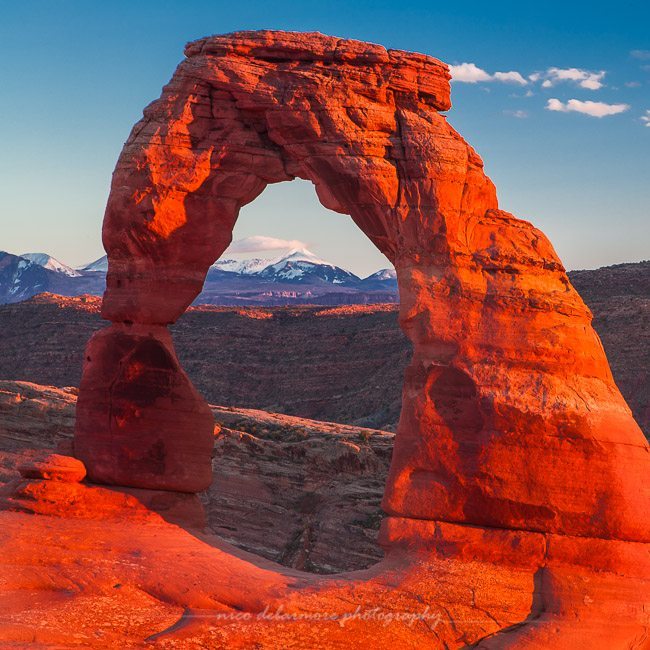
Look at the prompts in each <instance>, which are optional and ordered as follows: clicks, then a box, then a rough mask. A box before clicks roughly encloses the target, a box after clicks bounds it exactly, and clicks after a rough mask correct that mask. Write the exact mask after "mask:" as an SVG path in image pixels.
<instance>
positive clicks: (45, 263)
mask: <svg viewBox="0 0 650 650" xmlns="http://www.w3.org/2000/svg"><path fill="white" fill-rule="evenodd" d="M20 257H22V258H23V259H26V260H29V261H30V262H34V264H38V265H39V266H42V267H43V268H44V269H49V270H50V271H55V272H56V273H63V274H65V275H67V276H68V277H70V278H76V277H79V276H80V275H81V273H79V271H76V270H75V269H73V268H72V267H70V266H68V265H67V264H63V262H59V260H57V259H55V258H54V257H52V256H51V255H48V254H47V253H22V254H21V255H20Z"/></svg>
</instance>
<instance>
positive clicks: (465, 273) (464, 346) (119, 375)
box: [75, 32, 650, 544]
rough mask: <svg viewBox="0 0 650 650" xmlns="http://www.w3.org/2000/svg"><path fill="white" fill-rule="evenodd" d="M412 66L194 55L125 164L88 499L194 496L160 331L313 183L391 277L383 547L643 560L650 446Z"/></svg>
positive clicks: (345, 55)
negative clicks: (596, 548)
mask: <svg viewBox="0 0 650 650" xmlns="http://www.w3.org/2000/svg"><path fill="white" fill-rule="evenodd" d="M449 108H450V99H449V74H448V71H447V68H446V66H445V65H444V64H442V63H441V62H439V61H437V60H435V59H432V58H430V57H427V56H423V55H418V54H411V53H406V52H401V51H393V50H386V49H384V48H383V47H381V46H377V45H370V44H367V43H360V42H356V41H345V40H341V39H336V38H331V37H327V36H323V35H320V34H293V33H292V34H288V33H282V32H242V33H237V34H231V35H227V36H216V37H211V38H206V39H202V40H200V41H196V42H194V43H191V44H189V45H188V46H187V48H186V58H185V60H184V61H183V62H182V63H181V64H180V66H179V67H178V69H177V70H176V72H175V74H174V76H173V78H172V80H171V81H170V83H169V84H168V85H167V86H166V87H165V89H164V90H163V94H162V96H161V98H160V99H158V100H156V101H155V102H153V103H152V104H151V105H149V106H148V107H147V108H146V109H145V111H144V118H143V119H142V120H141V121H140V122H139V123H138V124H137V125H136V126H135V127H134V128H133V131H132V133H131V135H130V137H129V139H128V141H127V143H126V145H125V147H124V149H123V151H122V154H121V156H120V159H119V161H118V164H117V167H116V170H115V173H114V176H113V183H112V187H111V194H110V197H109V201H108V206H107V210H106V216H105V220H104V229H103V239H104V245H105V247H106V250H107V252H108V257H109V274H108V281H107V290H106V293H105V295H104V304H103V312H102V313H103V316H104V318H106V319H107V320H110V321H112V325H110V326H109V327H107V328H106V329H104V330H103V331H102V332H100V333H98V334H97V335H95V336H94V337H93V339H92V340H91V342H90V343H89V346H88V351H87V357H86V363H85V367H84V376H83V381H82V385H81V389H80V396H79V402H78V410H77V428H76V437H75V453H76V454H77V455H78V457H79V458H81V459H82V460H83V461H84V463H85V464H86V466H87V468H88V474H89V477H90V478H91V479H92V480H94V481H97V482H104V483H114V484H120V485H131V486H136V487H146V488H153V489H170V490H179V491H188V492H192V491H198V490H201V489H203V488H204V487H206V485H207V484H208V482H209V481H210V465H209V460H210V448H211V445H212V420H211V415H210V412H209V410H208V409H207V406H206V405H205V403H204V401H203V400H202V398H201V397H200V396H199V395H198V394H197V392H196V391H195V390H194V388H193V387H192V385H191V383H190V382H189V380H188V379H187V377H186V376H185V374H184V373H183V371H182V369H181V368H180V366H179V364H178V361H177V360H176V356H175V353H174V350H173V345H172V343H171V339H170V337H169V334H168V331H167V328H166V325H167V324H168V323H171V322H173V321H174V320H176V319H177V318H178V317H179V316H180V315H181V314H182V313H183V311H184V310H185V309H186V308H187V306H188V305H189V304H190V303H191V301H192V300H193V299H194V297H195V296H196V295H197V294H198V293H199V291H200V289H201V286H202V283H203V279H204V277H205V274H206V272H207V269H208V267H209V265H210V264H211V263H213V262H214V261H215V260H216V259H217V258H218V257H219V256H220V255H221V253H222V252H223V251H224V250H225V248H226V247H227V245H228V244H229V242H230V239H231V233H232V228H233V225H234V223H235V220H236V218H237V214H238V211H239V209H240V208H241V206H242V205H244V204H246V203H248V202H250V201H252V200H253V199H254V198H255V197H256V196H257V195H259V194H260V192H261V191H262V190H263V189H264V187H265V186H266V185H267V184H269V183H275V182H280V181H284V180H290V179H292V178H294V177H300V178H304V179H308V180H311V181H312V182H313V183H314V185H315V187H316V191H317V193H318V196H319V198H320V200H321V202H322V203H323V204H324V205H325V206H326V207H328V208H330V209H333V210H336V211H338V212H343V213H347V214H349V215H350V216H351V217H352V218H353V219H354V221H355V222H356V223H357V224H358V225H359V227H360V228H361V229H362V230H363V232H364V233H365V234H366V235H367V236H368V237H369V238H370V239H371V240H372V242H373V243H374V244H375V245H376V246H377V247H378V248H379V249H380V250H381V251H382V252H383V253H384V254H385V255H386V256H387V257H388V258H389V259H390V260H391V261H392V262H393V263H394V264H395V267H396V269H397V273H398V281H399V285H400V297H401V323H402V327H403V329H404V331H405V332H406V334H407V335H408V336H409V338H410V339H411V341H412V342H413V345H414V356H413V361H412V363H411V366H410V368H409V370H408V372H407V376H406V380H405V384H404V392H403V412H402V417H401V421H400V425H399V430H398V436H397V442H396V447H395V454H394V458H393V463H392V467H391V473H390V476H389V480H388V484H387V486H386V492H385V497H384V503H383V505H384V509H385V510H386V512H387V513H388V514H389V515H390V518H389V521H388V523H387V524H386V526H385V528H384V541H385V543H387V544H390V543H402V541H403V540H404V539H407V538H408V539H412V540H422V539H427V537H428V536H429V537H430V534H431V529H430V527H429V523H428V522H429V521H442V522H452V523H459V524H472V525H477V526H485V527H490V528H505V529H519V530H523V531H537V532H540V533H550V534H561V535H576V536H581V537H592V538H603V539H619V540H633V541H647V540H648V538H649V537H650V535H649V524H648V521H647V518H646V517H645V516H644V514H643V513H647V512H648V504H649V501H650V496H649V494H648V487H647V481H645V480H644V479H645V477H644V475H643V472H644V470H645V468H647V457H648V448H647V444H646V443H645V440H644V438H643V435H642V433H641V431H640V429H639V427H638V426H637V425H636V423H635V422H634V420H633V419H632V416H631V414H630V411H629V409H628V407H627V405H626V404H625V402H624V400H623V399H622V397H621V395H620V393H619V391H618V389H617V388H616V386H615V384H614V381H613V378H612V375H611V373H610V370H609V366H608V364H607V360H606V358H605V354H604V351H603V349H602V346H601V344H600V342H599V340H598V337H597V336H596V334H595V332H594V331H593V329H592V328H591V325H590V321H591V315H590V313H589V311H588V309H587V308H586V307H585V305H584V303H583V302H582V300H581V299H580V297H579V296H578V295H577V293H576V292H575V291H574V289H573V288H572V287H571V285H570V283H569V281H568V279H567V277H566V274H565V272H564V269H563V267H562V264H561V262H560V261H559V259H558V257H557V255H556V254H555V252H554V250H553V248H552V247H551V245H550V243H549V242H548V240H547V239H546V237H545V236H544V235H543V234H542V233H541V232H540V231H539V230H537V229H535V228H534V227H533V226H532V225H531V224H529V223H527V222H525V221H521V220H518V219H516V218H515V217H513V216H512V215H510V214H508V213H506V212H503V211H501V210H500V209H499V207H498V202H497V198H496V192H495V188H494V186H493V184H492V183H491V181H490V180H489V179H488V178H487V176H485V174H484V173H483V165H482V161H481V159H480V158H479V156H478V155H477V154H476V153H475V152H474V150H473V149H472V148H471V147H470V146H469V145H468V144H467V143H465V141H464V140H463V139H462V138H461V137H460V135H458V134H457V133H456V132H455V131H454V130H453V128H452V127H451V126H449V124H448V123H447V121H446V118H445V117H444V116H443V115H441V113H440V111H445V110H447V109H449Z"/></svg>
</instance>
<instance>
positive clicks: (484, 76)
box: [449, 63, 528, 86]
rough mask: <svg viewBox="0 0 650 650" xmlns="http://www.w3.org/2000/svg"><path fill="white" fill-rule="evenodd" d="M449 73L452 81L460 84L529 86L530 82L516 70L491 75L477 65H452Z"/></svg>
mask: <svg viewBox="0 0 650 650" xmlns="http://www.w3.org/2000/svg"><path fill="white" fill-rule="evenodd" d="M449 72H450V73H451V80H452V81H456V82H459V83H466V84H475V83H479V82H487V81H500V82H501V83H510V84H519V85H521V86H525V85H527V84H528V81H526V79H524V77H523V76H522V75H521V74H520V73H519V72H516V71H515V70H511V71H510V72H495V73H494V74H490V73H489V72H486V71H485V70H483V68H479V67H478V66H477V65H476V64H475V63H460V64H459V65H450V66H449Z"/></svg>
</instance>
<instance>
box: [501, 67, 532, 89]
mask: <svg viewBox="0 0 650 650" xmlns="http://www.w3.org/2000/svg"><path fill="white" fill-rule="evenodd" d="M494 80H495V81H502V82H503V83H506V84H519V85H520V86H525V85H527V84H528V82H527V81H526V80H525V79H524V78H523V77H522V76H521V74H519V73H518V72H515V71H514V70H511V71H510V72H495V73H494Z"/></svg>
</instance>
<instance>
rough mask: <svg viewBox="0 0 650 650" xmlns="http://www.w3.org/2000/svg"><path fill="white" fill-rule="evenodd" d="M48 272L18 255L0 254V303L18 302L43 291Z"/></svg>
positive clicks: (46, 283)
mask: <svg viewBox="0 0 650 650" xmlns="http://www.w3.org/2000/svg"><path fill="white" fill-rule="evenodd" d="M47 276H48V271H46V269H44V268H43V267H42V266H40V265H39V264H35V263H34V262H32V261H30V260H27V259H24V258H22V257H20V256H19V255H12V254H11V253H5V252H4V251H2V252H0V303H12V302H20V301H21V300H27V299H28V298H31V297H32V296H33V295H34V294H35V293H38V291H39V289H40V291H45V290H46V288H47V285H48V277H47Z"/></svg>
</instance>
